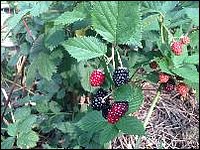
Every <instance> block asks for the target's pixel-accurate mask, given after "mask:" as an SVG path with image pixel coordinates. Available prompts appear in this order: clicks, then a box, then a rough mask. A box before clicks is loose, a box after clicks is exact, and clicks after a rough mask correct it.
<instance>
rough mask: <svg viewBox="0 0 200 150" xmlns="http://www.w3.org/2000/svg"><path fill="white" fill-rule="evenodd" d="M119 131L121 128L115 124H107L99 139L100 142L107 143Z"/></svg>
mask: <svg viewBox="0 0 200 150" xmlns="http://www.w3.org/2000/svg"><path fill="white" fill-rule="evenodd" d="M118 133H119V130H118V129H117V128H116V126H115V125H111V124H107V125H106V126H105V127H104V129H103V131H101V132H100V135H99V140H100V144H105V143H107V142H109V141H111V140H112V139H113V138H115V137H116V136H117V135H118Z"/></svg>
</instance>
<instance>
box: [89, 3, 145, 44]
mask: <svg viewBox="0 0 200 150" xmlns="http://www.w3.org/2000/svg"><path fill="white" fill-rule="evenodd" d="M91 15H92V24H93V26H94V29H95V31H96V32H97V33H99V34H100V35H101V36H102V37H103V38H104V39H105V40H107V41H108V42H111V43H117V44H137V45H139V46H141V43H140V40H141V39H142V25H141V24H142V21H141V13H140V6H139V3H138V2H128V1H109V2H95V3H94V7H93V11H92V14H91Z"/></svg>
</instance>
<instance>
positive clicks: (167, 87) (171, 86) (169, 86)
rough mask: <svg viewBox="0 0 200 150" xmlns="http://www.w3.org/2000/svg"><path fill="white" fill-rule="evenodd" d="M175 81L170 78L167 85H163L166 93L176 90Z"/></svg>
mask: <svg viewBox="0 0 200 150" xmlns="http://www.w3.org/2000/svg"><path fill="white" fill-rule="evenodd" d="M175 84H176V83H175V81H174V79H172V78H170V79H169V80H168V81H167V82H166V83H163V88H164V90H165V91H166V92H172V91H173V90H174V88H175Z"/></svg>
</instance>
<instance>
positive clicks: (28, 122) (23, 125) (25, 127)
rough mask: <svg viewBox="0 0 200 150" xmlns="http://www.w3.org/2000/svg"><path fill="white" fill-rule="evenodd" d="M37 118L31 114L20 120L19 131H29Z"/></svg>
mask: <svg viewBox="0 0 200 150" xmlns="http://www.w3.org/2000/svg"><path fill="white" fill-rule="evenodd" d="M36 120H37V116H36V115H30V116H28V117H26V118H25V119H24V120H23V121H20V122H19V125H18V132H29V131H30V130H31V128H32V126H33V124H34V123H35V122H36Z"/></svg>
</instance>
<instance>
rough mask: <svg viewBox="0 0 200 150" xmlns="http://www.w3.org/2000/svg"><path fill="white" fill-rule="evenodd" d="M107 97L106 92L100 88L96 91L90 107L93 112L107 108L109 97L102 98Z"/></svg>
mask: <svg viewBox="0 0 200 150" xmlns="http://www.w3.org/2000/svg"><path fill="white" fill-rule="evenodd" d="M107 95H108V92H107V91H106V90H104V89H102V88H100V89H98V90H97V92H96V93H95V94H94V95H93V97H92V101H91V106H92V109H94V110H98V111H100V110H102V108H104V107H107V106H108V105H109V104H110V101H109V97H107V98H104V97H105V96H107Z"/></svg>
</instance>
